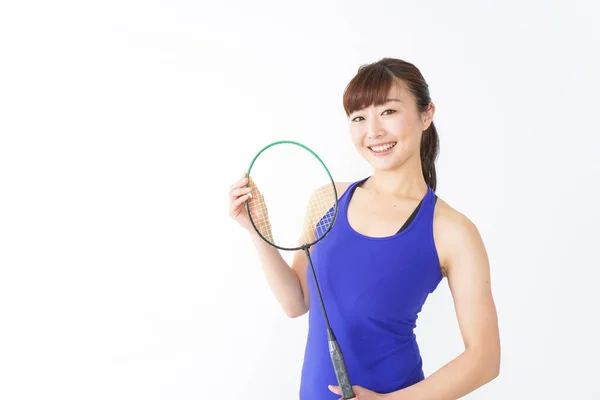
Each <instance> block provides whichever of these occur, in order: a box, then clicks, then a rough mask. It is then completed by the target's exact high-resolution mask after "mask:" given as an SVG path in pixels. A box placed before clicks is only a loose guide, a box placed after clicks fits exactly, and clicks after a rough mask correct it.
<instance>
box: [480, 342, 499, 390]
mask: <svg viewBox="0 0 600 400" xmlns="http://www.w3.org/2000/svg"><path fill="white" fill-rule="evenodd" d="M482 370H483V371H485V381H486V382H490V381H493V380H494V379H496V378H497V377H498V375H500V349H494V351H492V352H489V353H488V354H487V356H486V357H485V359H484V360H483V368H482Z"/></svg>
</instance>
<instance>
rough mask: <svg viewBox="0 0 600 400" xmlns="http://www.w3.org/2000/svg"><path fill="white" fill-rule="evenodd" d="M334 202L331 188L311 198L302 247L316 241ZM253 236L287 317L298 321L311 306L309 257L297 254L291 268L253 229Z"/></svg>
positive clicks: (340, 185) (267, 275) (269, 281)
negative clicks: (317, 225)
mask: <svg viewBox="0 0 600 400" xmlns="http://www.w3.org/2000/svg"><path fill="white" fill-rule="evenodd" d="M347 187H348V183H340V184H336V188H337V191H338V194H339V193H341V192H342V191H343V190H345V188H347ZM334 201H335V196H334V193H333V191H330V186H329V185H326V186H323V187H321V188H319V189H317V190H315V192H314V193H313V194H312V195H311V198H310V199H309V202H308V205H307V207H306V212H305V217H304V225H303V228H302V232H301V234H300V237H299V241H298V242H299V243H300V244H305V243H310V242H311V241H312V240H313V239H314V237H315V232H316V224H317V223H318V222H319V221H320V220H321V218H322V217H323V215H325V213H326V212H327V211H328V210H329V209H330V208H331V206H332V205H333V204H334ZM329 203H331V204H329ZM251 235H252V241H253V243H254V245H255V247H256V249H257V251H258V254H259V257H260V260H261V264H262V266H263V271H264V274H265V277H266V279H267V282H268V284H269V286H270V287H271V290H272V291H273V294H274V295H275V297H276V299H277V301H278V302H279V304H281V307H282V308H283V310H284V311H285V313H286V315H287V316H288V317H290V318H295V317H299V316H301V315H303V314H305V313H306V312H307V311H308V308H309V305H310V298H309V294H308V285H307V277H306V272H307V271H306V269H307V267H308V258H307V257H306V253H305V252H304V250H298V251H296V252H295V254H294V259H293V260H292V265H291V267H290V266H288V264H287V263H286V262H285V260H284V259H283V257H282V256H281V254H280V253H279V251H278V250H277V249H275V248H273V247H271V246H270V245H268V244H267V243H265V242H264V241H263V240H262V239H261V238H260V237H259V236H258V235H257V234H256V232H255V231H253V230H252V231H251ZM309 251H312V249H309Z"/></svg>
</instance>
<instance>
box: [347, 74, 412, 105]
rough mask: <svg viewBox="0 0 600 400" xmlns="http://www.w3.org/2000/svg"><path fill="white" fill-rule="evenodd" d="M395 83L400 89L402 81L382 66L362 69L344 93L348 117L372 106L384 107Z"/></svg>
mask: <svg viewBox="0 0 600 400" xmlns="http://www.w3.org/2000/svg"><path fill="white" fill-rule="evenodd" d="M394 83H396V84H397V85H398V86H399V87H401V86H402V85H401V83H400V80H398V79H396V77H395V76H394V75H393V74H392V72H391V71H390V70H388V69H387V68H386V67H384V66H383V65H381V64H372V65H367V66H363V67H361V68H360V69H359V70H358V73H357V74H356V76H355V77H354V79H352V81H350V83H349V84H348V86H347V87H346V91H345V92H344V98H343V103H344V110H345V111H346V115H347V116H349V115H350V114H352V113H353V112H355V111H357V110H362V109H363V108H365V107H369V106H370V105H375V106H379V105H382V104H383V103H385V101H386V99H387V96H388V92H389V90H390V88H391V87H392V84H394Z"/></svg>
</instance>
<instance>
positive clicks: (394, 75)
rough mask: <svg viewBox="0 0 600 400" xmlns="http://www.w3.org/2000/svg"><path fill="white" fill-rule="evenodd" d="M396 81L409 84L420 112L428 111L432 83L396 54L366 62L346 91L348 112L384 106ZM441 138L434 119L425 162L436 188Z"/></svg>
mask: <svg viewBox="0 0 600 400" xmlns="http://www.w3.org/2000/svg"><path fill="white" fill-rule="evenodd" d="M393 83H396V84H399V85H400V87H405V88H406V89H408V91H409V92H410V93H412V95H413V96H414V98H415V101H416V104H417V109H418V111H419V112H423V111H427V109H428V108H429V103H431V97H430V96H429V86H428V85H427V82H425V79H424V78H423V75H421V71H419V69H418V68H417V67H415V66H414V65H413V64H411V63H409V62H406V61H403V60H399V59H396V58H382V59H381V60H379V61H377V62H375V63H372V64H365V65H362V66H361V67H360V68H359V69H358V72H357V74H356V76H355V77H354V78H352V80H351V81H350V83H349V84H348V86H347V87H346V90H345V91H344V110H345V111H346V115H348V116H349V115H350V114H351V113H353V112H354V111H357V110H361V109H363V108H365V107H369V106H370V105H375V106H380V105H382V104H383V103H384V102H385V100H386V99H387V95H388V92H389V89H390V87H391V86H392V84H393ZM439 147H440V141H439V137H438V133H437V130H436V129H435V125H434V124H433V121H432V122H431V125H430V126H429V128H427V130H426V131H424V132H423V136H422V138H421V165H422V168H423V176H424V177H425V182H426V183H427V184H428V185H429V186H430V187H431V188H432V189H433V190H434V191H435V189H436V185H437V178H436V173H435V160H436V158H437V156H438V153H439Z"/></svg>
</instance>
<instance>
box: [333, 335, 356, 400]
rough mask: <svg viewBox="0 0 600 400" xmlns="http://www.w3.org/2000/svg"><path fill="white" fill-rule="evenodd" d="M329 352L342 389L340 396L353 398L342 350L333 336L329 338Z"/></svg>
mask: <svg viewBox="0 0 600 400" xmlns="http://www.w3.org/2000/svg"><path fill="white" fill-rule="evenodd" d="M332 334H333V332H332ZM329 354H330V355H331V361H332V362H333V369H334V371H335V376H336V378H337V381H338V385H339V386H340V389H341V391H342V397H343V398H344V399H352V398H354V392H352V385H351V384H350V379H349V378H348V371H347V370H346V363H345V362H344V356H343V355H342V350H340V346H339V344H338V342H337V340H336V339H335V337H334V338H333V339H331V338H330V339H329Z"/></svg>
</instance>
